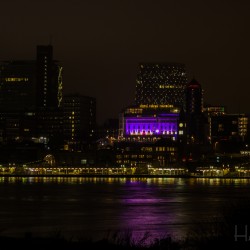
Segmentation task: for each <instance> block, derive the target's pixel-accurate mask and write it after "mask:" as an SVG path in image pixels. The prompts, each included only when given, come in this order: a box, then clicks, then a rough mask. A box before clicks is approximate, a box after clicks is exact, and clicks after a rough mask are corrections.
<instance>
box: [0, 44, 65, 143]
mask: <svg viewBox="0 0 250 250" xmlns="http://www.w3.org/2000/svg"><path fill="white" fill-rule="evenodd" d="M36 52H37V53H36V60H22V61H5V62H2V63H1V65H0V140H2V141H6V142H7V141H11V140H16V141H18V140H32V141H36V142H40V141H41V140H42V142H46V141H49V139H50V137H51V136H52V137H55V134H54V133H58V131H60V129H59V128H58V126H60V125H59V124H60V122H59V123H57V122H58V120H56V118H58V117H59V116H58V113H60V110H59V107H60V106H61V101H62V67H61V66H59V65H58V62H57V61H54V60H53V47H52V46H51V45H48V46H37V51H36ZM51 113H53V115H51ZM59 120H60V119H59ZM40 138H43V139H41V140H40Z"/></svg>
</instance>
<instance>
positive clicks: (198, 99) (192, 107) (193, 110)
mask: <svg viewBox="0 0 250 250" xmlns="http://www.w3.org/2000/svg"><path fill="white" fill-rule="evenodd" d="M202 110H203V92H202V88H201V85H200V84H199V83H198V82H197V81H196V80H195V79H193V80H192V81H191V82H190V83H189V84H188V85H187V90H186V112H187V114H188V115H191V114H200V113H202Z"/></svg>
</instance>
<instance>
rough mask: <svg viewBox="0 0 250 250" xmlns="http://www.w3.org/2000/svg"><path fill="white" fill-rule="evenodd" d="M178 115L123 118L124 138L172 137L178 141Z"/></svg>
mask: <svg viewBox="0 0 250 250" xmlns="http://www.w3.org/2000/svg"><path fill="white" fill-rule="evenodd" d="M178 120H179V114H178V113H164V114H163V113H161V114H155V115H151V116H139V117H138V116H133V115H127V116H125V117H123V128H122V130H123V131H122V132H123V133H122V135H123V137H156V138H157V137H170V138H172V139H173V140H175V139H177V135H178Z"/></svg>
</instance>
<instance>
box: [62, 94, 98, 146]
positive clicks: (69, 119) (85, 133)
mask: <svg viewBox="0 0 250 250" xmlns="http://www.w3.org/2000/svg"><path fill="white" fill-rule="evenodd" d="M63 112H64V120H63V121H64V122H63V123H64V139H65V149H66V150H81V147H82V145H84V144H86V143H88V142H91V141H93V140H94V138H95V129H96V99H95V98H93V97H89V96H81V95H66V96H64V99H63Z"/></svg>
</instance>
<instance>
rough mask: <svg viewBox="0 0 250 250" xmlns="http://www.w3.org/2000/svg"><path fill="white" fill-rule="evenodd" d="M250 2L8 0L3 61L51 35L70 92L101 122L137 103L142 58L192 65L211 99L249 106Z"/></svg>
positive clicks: (1, 18)
mask: <svg viewBox="0 0 250 250" xmlns="http://www.w3.org/2000/svg"><path fill="white" fill-rule="evenodd" d="M249 11H250V1H249V0H244V1H241V0H210V1H206V0H204V1H203V0H172V1H168V0H152V1H147V0H112V1H111V0H98V1H95V0H67V1H66V0H61V1H57V0H1V14H0V27H1V36H0V37H1V39H0V45H1V50H0V51H1V52H0V60H12V59H13V60H15V59H34V58H35V53H36V45H46V44H48V43H49V41H50V37H52V45H53V47H54V58H55V59H57V60H59V61H60V62H61V64H62V65H63V67H64V93H72V92H74V93H80V94H83V95H89V96H93V97H96V98H97V120H98V122H99V123H101V122H103V121H105V120H106V119H107V118H118V113H119V111H120V110H121V109H122V108H123V107H125V106H127V105H129V104H132V103H133V101H134V94H135V79H136V74H137V70H138V63H139V62H180V63H185V64H186V66H187V70H188V72H189V75H188V77H189V80H191V77H192V76H193V75H195V78H196V79H197V80H198V81H199V82H200V83H201V85H202V87H203V89H204V94H205V96H204V99H205V101H206V102H207V103H210V104H214V105H216V104H221V105H226V106H227V107H228V110H229V111H230V112H238V111H240V112H250V14H249Z"/></svg>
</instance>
